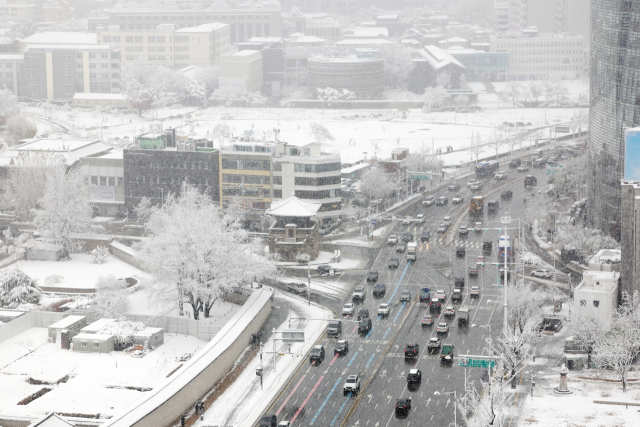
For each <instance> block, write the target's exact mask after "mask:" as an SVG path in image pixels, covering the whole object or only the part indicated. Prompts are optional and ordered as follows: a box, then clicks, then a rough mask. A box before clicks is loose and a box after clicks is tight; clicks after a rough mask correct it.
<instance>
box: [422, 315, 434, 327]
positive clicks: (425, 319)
mask: <svg viewBox="0 0 640 427" xmlns="http://www.w3.org/2000/svg"><path fill="white" fill-rule="evenodd" d="M420 324H421V325H422V326H433V316H432V315H431V314H428V313H426V314H425V315H424V316H422V320H420Z"/></svg>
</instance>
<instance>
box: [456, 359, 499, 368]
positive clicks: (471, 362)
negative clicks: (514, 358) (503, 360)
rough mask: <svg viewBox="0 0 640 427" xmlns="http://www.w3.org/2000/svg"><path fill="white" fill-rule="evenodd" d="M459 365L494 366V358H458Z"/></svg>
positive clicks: (467, 366) (469, 366) (470, 366)
mask: <svg viewBox="0 0 640 427" xmlns="http://www.w3.org/2000/svg"><path fill="white" fill-rule="evenodd" d="M460 366H464V367H466V368H488V367H489V366H491V367H492V368H494V367H495V366H496V361H495V360H483V359H462V360H460Z"/></svg>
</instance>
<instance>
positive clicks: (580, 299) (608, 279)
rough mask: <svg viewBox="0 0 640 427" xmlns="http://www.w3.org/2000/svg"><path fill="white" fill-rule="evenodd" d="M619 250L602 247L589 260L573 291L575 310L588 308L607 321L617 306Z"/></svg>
mask: <svg viewBox="0 0 640 427" xmlns="http://www.w3.org/2000/svg"><path fill="white" fill-rule="evenodd" d="M619 285H620V250H619V249H603V250H601V251H600V252H598V253H597V254H596V255H595V256H594V257H593V258H591V260H590V261H589V268H588V270H587V271H585V272H584V273H583V274H582V282H580V284H579V285H578V286H577V287H576V289H575V290H574V293H573V295H574V296H573V299H574V304H575V307H574V309H575V310H590V311H591V312H592V313H597V314H598V315H599V317H600V319H601V320H602V321H604V322H605V323H609V322H610V321H611V319H612V318H613V315H614V314H615V312H616V309H617V308H618V301H619Z"/></svg>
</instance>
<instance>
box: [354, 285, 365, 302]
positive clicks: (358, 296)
mask: <svg viewBox="0 0 640 427" xmlns="http://www.w3.org/2000/svg"><path fill="white" fill-rule="evenodd" d="M366 295H367V292H366V288H365V287H364V286H363V285H358V286H356V288H355V289H354V290H353V296H352V297H351V301H353V302H354V303H359V302H360V303H361V302H364V299H365V297H366Z"/></svg>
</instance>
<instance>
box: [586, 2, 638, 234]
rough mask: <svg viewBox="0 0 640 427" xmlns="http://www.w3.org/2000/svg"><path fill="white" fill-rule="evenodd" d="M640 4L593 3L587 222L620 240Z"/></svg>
mask: <svg viewBox="0 0 640 427" xmlns="http://www.w3.org/2000/svg"><path fill="white" fill-rule="evenodd" d="M639 37H640V0H631V1H630V0H591V59H590V69H591V70H590V74H591V75H590V82H591V83H590V88H589V89H590V96H591V99H590V106H591V108H590V113H589V148H588V150H589V172H590V173H589V180H588V183H589V203H588V209H587V218H588V222H589V223H590V225H591V226H592V227H595V228H598V229H600V230H602V231H605V232H606V233H608V234H610V235H612V236H613V237H615V238H618V239H619V237H620V213H621V189H620V181H621V180H622V171H623V163H624V162H623V161H624V130H625V128H631V127H635V126H638V125H640V43H638V38H639Z"/></svg>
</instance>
